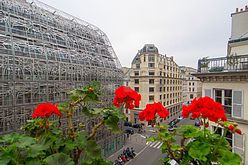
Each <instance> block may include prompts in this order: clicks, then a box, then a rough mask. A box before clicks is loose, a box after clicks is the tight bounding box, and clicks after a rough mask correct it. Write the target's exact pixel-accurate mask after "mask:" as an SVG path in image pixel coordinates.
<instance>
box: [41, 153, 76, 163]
mask: <svg viewBox="0 0 248 165" xmlns="http://www.w3.org/2000/svg"><path fill="white" fill-rule="evenodd" d="M44 162H46V163H47V164H48V165H74V164H75V163H74V162H73V160H72V159H71V158H70V157H69V156H68V155H66V154H64V153H56V154H53V155H50V156H48V157H47V158H46V159H44Z"/></svg>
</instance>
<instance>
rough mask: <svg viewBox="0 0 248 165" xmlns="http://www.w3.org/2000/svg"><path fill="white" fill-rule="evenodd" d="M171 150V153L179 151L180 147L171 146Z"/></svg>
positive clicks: (177, 145)
mask: <svg viewBox="0 0 248 165" xmlns="http://www.w3.org/2000/svg"><path fill="white" fill-rule="evenodd" d="M171 150H172V151H177V150H180V145H179V144H172V146H171Z"/></svg>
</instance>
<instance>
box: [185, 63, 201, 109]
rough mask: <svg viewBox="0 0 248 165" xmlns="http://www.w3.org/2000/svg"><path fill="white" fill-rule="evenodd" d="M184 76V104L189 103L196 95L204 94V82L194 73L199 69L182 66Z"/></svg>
mask: <svg viewBox="0 0 248 165" xmlns="http://www.w3.org/2000/svg"><path fill="white" fill-rule="evenodd" d="M180 69H181V73H182V78H183V104H184V105H188V104H190V103H191V101H192V100H193V99H194V98H195V97H196V98H199V97H201V96H202V83H201V81H200V79H199V78H197V77H195V76H194V75H192V74H194V73H196V72H197V69H194V68H191V67H186V66H180Z"/></svg>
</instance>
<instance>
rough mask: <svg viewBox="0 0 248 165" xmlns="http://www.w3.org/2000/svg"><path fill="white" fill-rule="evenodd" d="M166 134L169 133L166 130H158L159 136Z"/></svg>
mask: <svg viewBox="0 0 248 165" xmlns="http://www.w3.org/2000/svg"><path fill="white" fill-rule="evenodd" d="M168 133H169V131H168V130H167V129H159V134H161V135H165V134H168Z"/></svg>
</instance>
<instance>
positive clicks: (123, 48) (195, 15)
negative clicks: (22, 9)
mask: <svg viewBox="0 0 248 165" xmlns="http://www.w3.org/2000/svg"><path fill="white" fill-rule="evenodd" d="M40 1H41V2H44V3H46V4H48V5H50V6H53V7H55V8H57V9H60V10H62V11H64V12H66V13H69V14H71V15H73V16H76V17H78V18H80V19H83V20H85V21H87V22H89V23H91V24H93V25H95V26H97V27H98V28H100V29H101V30H102V31H103V32H105V33H106V34H107V36H108V38H109V40H110V42H111V44H112V46H113V48H114V50H115V53H116V54H117V56H118V58H119V60H120V62H121V64H122V66H125V67H130V66H131V62H132V60H133V58H134V57H135V55H136V53H137V52H138V50H140V49H141V48H142V47H143V46H144V44H147V43H149V44H155V45H156V46H157V47H158V50H159V53H160V54H166V55H167V56H174V59H175V61H176V63H177V64H178V65H185V66H190V67H194V68H196V67H197V60H198V59H199V58H202V57H206V56H209V57H222V56H226V52H227V41H228V39H229V37H231V13H234V12H235V10H236V8H244V7H245V5H248V0H40Z"/></svg>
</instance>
